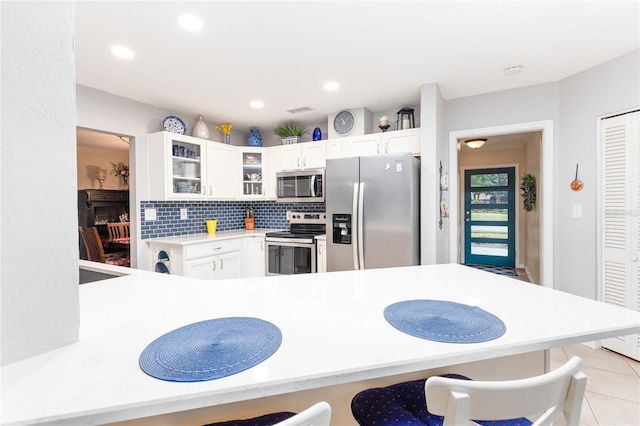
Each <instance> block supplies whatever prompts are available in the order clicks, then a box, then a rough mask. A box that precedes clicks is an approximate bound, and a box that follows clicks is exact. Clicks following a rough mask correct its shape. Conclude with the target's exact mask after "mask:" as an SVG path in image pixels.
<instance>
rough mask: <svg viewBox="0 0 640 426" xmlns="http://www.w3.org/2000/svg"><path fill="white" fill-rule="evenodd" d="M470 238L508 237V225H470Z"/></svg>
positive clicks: (504, 238)
mask: <svg viewBox="0 0 640 426" xmlns="http://www.w3.org/2000/svg"><path fill="white" fill-rule="evenodd" d="M471 238H499V239H503V240H506V239H507V238H509V227H508V226H482V225H471Z"/></svg>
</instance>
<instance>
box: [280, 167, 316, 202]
mask: <svg viewBox="0 0 640 426" xmlns="http://www.w3.org/2000/svg"><path fill="white" fill-rule="evenodd" d="M276 179H277V182H278V185H277V188H276V197H277V198H276V200H277V201H280V202H283V203H305V202H306V203H322V202H324V169H313V170H296V171H292V172H278V173H276Z"/></svg>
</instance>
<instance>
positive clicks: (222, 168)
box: [205, 142, 238, 200]
mask: <svg viewBox="0 0 640 426" xmlns="http://www.w3.org/2000/svg"><path fill="white" fill-rule="evenodd" d="M206 166H207V174H206V182H205V183H206V187H205V189H206V198H207V199H211V200H235V199H237V198H238V190H237V188H238V149H237V148H236V147H234V146H231V145H226V144H223V143H220V142H207V162H206Z"/></svg>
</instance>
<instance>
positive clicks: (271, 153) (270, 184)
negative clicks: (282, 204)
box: [262, 147, 280, 200]
mask: <svg viewBox="0 0 640 426" xmlns="http://www.w3.org/2000/svg"><path fill="white" fill-rule="evenodd" d="M279 161H280V150H279V149H278V148H277V147H273V148H268V149H267V177H266V178H265V177H264V174H263V175H262V178H263V179H266V184H267V198H268V199H269V200H275V199H276V198H277V194H276V192H277V191H276V189H277V188H278V182H277V178H276V171H278V170H279V169H280V166H279Z"/></svg>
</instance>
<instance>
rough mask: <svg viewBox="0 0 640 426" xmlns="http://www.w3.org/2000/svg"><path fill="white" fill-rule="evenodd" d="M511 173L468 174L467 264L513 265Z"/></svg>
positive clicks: (475, 172)
mask: <svg viewBox="0 0 640 426" xmlns="http://www.w3.org/2000/svg"><path fill="white" fill-rule="evenodd" d="M512 170H513V169H504V168H501V169H484V170H469V171H467V172H466V179H465V186H466V187H465V199H466V205H465V216H466V218H465V224H466V236H467V243H466V248H467V250H466V257H465V259H466V262H469V263H471V262H472V263H481V264H495V265H497V264H511V263H512V260H511V259H514V258H515V254H514V249H515V247H514V240H515V238H514V235H513V229H512V226H513V225H512V224H513V223H514V222H515V217H513V212H514V210H513V205H512V204H513V198H514V195H513V187H514V182H513V176H514V174H513V171H512Z"/></svg>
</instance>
